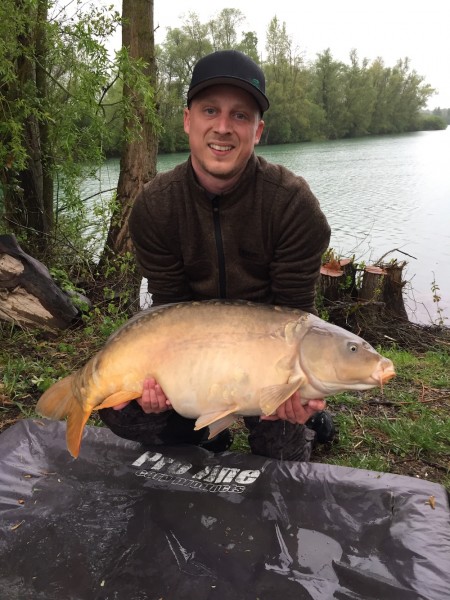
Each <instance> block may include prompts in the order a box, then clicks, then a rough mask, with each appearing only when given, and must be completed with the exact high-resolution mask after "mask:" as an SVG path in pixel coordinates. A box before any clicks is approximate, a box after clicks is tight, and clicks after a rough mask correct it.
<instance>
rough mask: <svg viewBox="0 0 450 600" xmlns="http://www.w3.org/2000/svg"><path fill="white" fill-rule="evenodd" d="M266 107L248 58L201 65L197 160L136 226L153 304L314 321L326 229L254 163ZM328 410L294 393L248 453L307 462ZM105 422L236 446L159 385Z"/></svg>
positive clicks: (305, 191) (327, 425)
mask: <svg viewBox="0 0 450 600" xmlns="http://www.w3.org/2000/svg"><path fill="white" fill-rule="evenodd" d="M268 108H269V101H268V99H267V97H266V95H265V79H264V74H263V72H262V70H261V69H260V68H259V66H258V65H256V63H254V62H253V61H252V60H251V59H250V58H249V57H248V56H246V55H244V54H242V53H240V52H237V51H234V50H225V51H220V52H214V53H212V54H209V55H208V56H205V57H204V58H202V59H201V60H199V61H198V63H197V64H196V66H195V68H194V70H193V74H192V81H191V84H190V87H189V91H188V95H187V108H186V109H185V110H184V130H185V132H186V133H187V135H188V136H189V145H190V150H191V153H190V157H189V159H188V160H187V161H186V162H185V163H183V164H181V165H178V166H177V167H175V168H174V169H173V170H172V171H169V172H166V173H160V174H158V175H157V176H156V177H155V178H154V179H153V180H152V181H150V182H149V183H148V184H147V185H146V186H145V188H144V190H143V191H142V193H141V194H140V195H139V196H138V197H137V199H136V202H135V204H134V207H133V211H132V214H131V217H130V232H131V236H132V240H133V243H134V246H135V252H136V258H137V262H138V265H139V268H140V271H141V273H142V275H143V276H144V277H146V278H147V280H148V288H149V292H150V293H151V294H152V298H153V304H154V305H156V306H157V305H161V304H166V303H171V302H181V301H189V300H206V299H213V298H219V299H242V300H250V301H253V302H266V303H271V304H279V305H286V306H292V307H297V308H300V309H303V310H305V311H309V312H315V307H314V300H315V285H316V282H317V279H318V277H319V271H320V264H321V257H322V254H323V252H324V251H325V250H326V249H327V247H328V243H329V238H330V228H329V226H328V223H327V220H326V218H325V216H324V215H323V213H322V211H321V210H320V207H319V204H318V202H317V200H316V198H315V197H314V195H313V194H312V192H311V190H310V188H309V186H308V185H307V183H306V182H305V181H304V180H303V179H302V178H301V177H298V176H296V175H294V174H293V173H291V172H290V171H288V170H287V169H285V168H283V167H281V166H279V165H273V164H269V163H268V162H267V161H265V160H264V159H263V158H261V157H257V156H256V155H255V152H254V147H255V145H256V144H258V143H259V141H260V139H261V135H262V133H263V129H264V121H263V119H262V116H263V114H264V112H265V111H266V110H267V109H268ZM174 377H176V373H174ZM324 407H325V403H324V401H323V400H321V399H317V400H311V401H310V402H309V403H308V404H307V405H306V406H303V405H302V404H301V401H300V398H299V395H298V393H297V394H294V395H293V396H292V397H291V398H290V399H288V400H287V401H286V402H285V403H284V404H283V405H282V406H281V407H280V408H279V409H278V410H277V413H276V415H271V416H270V417H266V418H263V419H260V418H259V417H251V418H246V419H245V424H246V426H247V428H248V430H249V444H250V447H251V449H252V452H254V453H255V454H261V455H263V456H268V457H271V458H277V459H280V458H284V459H286V460H309V458H310V455H311V448H312V443H313V440H314V437H315V433H314V431H313V430H312V429H311V428H309V427H305V425H304V424H305V423H306V422H308V424H309V425H312V426H314V425H316V426H317V425H321V430H319V432H318V433H319V434H320V436H321V437H322V438H326V437H327V436H328V437H330V436H331V435H332V429H333V427H332V423H331V421H330V419H329V416H328V414H327V413H325V412H323V409H324ZM117 409H119V410H117ZM317 411H321V412H319V413H317ZM316 413H317V414H316ZM100 415H101V418H102V419H103V420H104V422H105V423H106V424H107V425H108V426H109V427H110V428H111V430H112V431H114V432H115V433H116V434H118V435H120V436H122V437H125V438H128V439H133V440H137V441H140V442H142V443H144V444H161V443H193V444H200V445H202V446H203V447H205V448H208V449H210V450H213V451H220V450H225V449H226V448H228V447H229V446H230V445H231V441H232V439H231V436H230V433H229V431H228V430H226V431H225V432H222V434H219V436H217V438H214V439H213V440H211V441H209V442H206V437H207V434H208V432H205V431H203V430H202V431H197V432H196V431H193V425H194V422H193V421H192V420H190V419H185V418H183V417H181V416H180V415H178V414H177V413H175V412H174V411H173V410H172V409H171V406H170V399H167V398H166V396H165V394H164V391H163V390H162V389H161V387H160V386H159V385H158V383H157V382H156V381H154V380H152V379H149V380H147V381H145V382H144V386H143V393H142V398H140V399H139V400H137V401H133V402H131V403H126V404H124V405H121V406H120V407H115V409H105V410H102V411H100ZM314 415H315V416H314ZM311 417H313V418H312V419H311ZM324 432H325V435H324ZM321 441H323V439H322V440H321Z"/></svg>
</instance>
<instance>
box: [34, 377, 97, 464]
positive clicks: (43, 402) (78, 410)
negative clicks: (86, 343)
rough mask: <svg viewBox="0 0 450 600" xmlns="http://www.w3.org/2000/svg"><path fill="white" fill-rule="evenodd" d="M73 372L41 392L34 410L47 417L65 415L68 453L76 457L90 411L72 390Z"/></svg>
mask: <svg viewBox="0 0 450 600" xmlns="http://www.w3.org/2000/svg"><path fill="white" fill-rule="evenodd" d="M74 376H75V374H73V375H69V376H68V377H65V378H64V379H60V380H59V381H57V382H56V383H54V384H53V385H52V386H51V387H49V389H48V390H47V391H46V392H44V394H42V396H41V397H40V399H39V401H38V403H37V405H36V412H37V413H38V414H39V415H41V416H43V417H47V418H48V419H56V420H62V419H64V418H65V417H67V429H66V440H67V448H68V449H69V452H70V454H71V455H72V456H73V457H74V458H76V457H77V456H78V454H79V452H80V445H81V437H82V435H83V429H84V426H85V425H86V421H87V420H88V419H89V416H90V414H91V411H90V410H88V411H85V410H83V407H82V406H81V404H80V402H78V401H77V399H76V398H75V396H74V395H73V392H72V381H73V378H74Z"/></svg>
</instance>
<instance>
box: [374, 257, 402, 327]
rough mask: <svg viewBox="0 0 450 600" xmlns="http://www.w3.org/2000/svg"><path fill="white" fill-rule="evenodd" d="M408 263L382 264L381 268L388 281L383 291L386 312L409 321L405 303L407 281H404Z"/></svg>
mask: <svg viewBox="0 0 450 600" xmlns="http://www.w3.org/2000/svg"><path fill="white" fill-rule="evenodd" d="M405 265H406V262H405V261H404V262H401V263H398V262H397V261H396V260H394V261H392V262H391V263H388V264H382V265H381V267H382V268H383V269H384V271H386V281H385V284H384V290H383V301H384V303H385V305H386V310H388V311H389V312H390V313H392V314H394V315H396V316H398V317H400V318H402V319H406V320H408V313H407V312H406V308H405V302H404V300H403V288H404V287H405V284H406V281H403V280H402V275H403V269H404V267H405Z"/></svg>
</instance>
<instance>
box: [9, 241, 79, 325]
mask: <svg viewBox="0 0 450 600" xmlns="http://www.w3.org/2000/svg"><path fill="white" fill-rule="evenodd" d="M79 314H80V311H79V309H78V308H77V307H76V306H75V305H74V304H73V303H72V302H71V300H70V298H69V297H68V295H67V294H66V293H65V292H64V291H63V290H61V288H60V287H59V286H58V285H57V284H56V283H55V281H54V280H53V279H52V277H51V275H50V273H49V271H48V269H47V267H46V266H45V265H43V264H42V263H41V262H39V261H38V260H36V259H34V258H33V257H31V256H29V255H28V254H26V253H25V252H24V251H23V250H22V249H21V248H20V246H19V244H18V243H17V240H16V238H15V237H14V236H13V235H0V319H3V320H6V321H10V322H13V323H18V324H20V325H22V326H35V327H41V328H43V329H46V330H50V331H52V330H55V329H66V328H67V327H68V326H69V325H70V324H71V323H73V322H74V320H75V319H76V318H77V316H79Z"/></svg>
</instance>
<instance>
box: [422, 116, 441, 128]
mask: <svg viewBox="0 0 450 600" xmlns="http://www.w3.org/2000/svg"><path fill="white" fill-rule="evenodd" d="M420 129H422V130H423V131H439V130H442V129H447V122H446V120H445V119H444V118H443V117H441V116H438V115H423V116H421V124H420Z"/></svg>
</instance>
